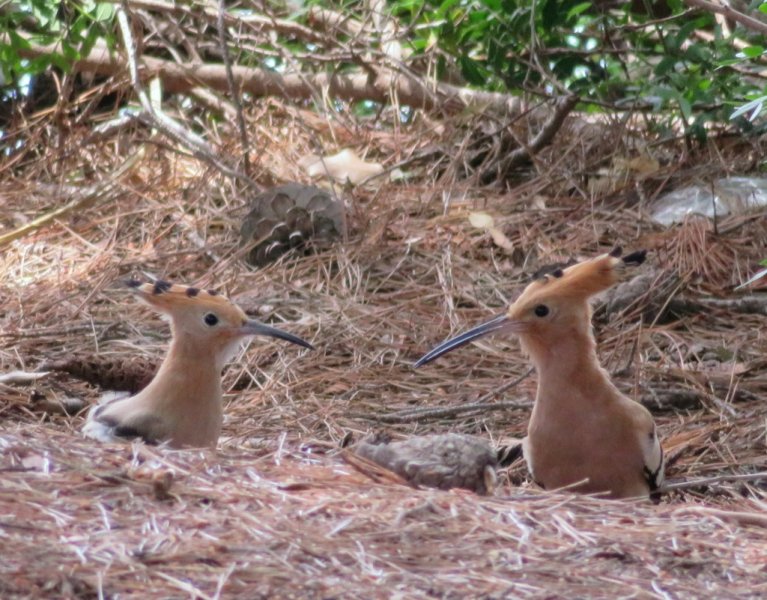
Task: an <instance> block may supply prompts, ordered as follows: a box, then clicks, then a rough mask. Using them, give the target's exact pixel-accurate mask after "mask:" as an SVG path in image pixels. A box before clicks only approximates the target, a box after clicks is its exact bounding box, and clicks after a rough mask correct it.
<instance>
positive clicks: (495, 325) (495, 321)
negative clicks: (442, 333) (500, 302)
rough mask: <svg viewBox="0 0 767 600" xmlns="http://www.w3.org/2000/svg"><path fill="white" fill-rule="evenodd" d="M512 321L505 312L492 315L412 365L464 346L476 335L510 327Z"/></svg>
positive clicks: (418, 365)
mask: <svg viewBox="0 0 767 600" xmlns="http://www.w3.org/2000/svg"><path fill="white" fill-rule="evenodd" d="M514 323H515V322H514V321H512V320H510V319H509V318H508V316H507V315H506V313H503V314H501V315H498V316H497V317H493V318H492V319H490V320H489V321H487V322H486V323H482V325H477V326H476V327H474V328H472V329H469V331H466V332H464V333H462V334H461V335H457V336H455V337H454V338H451V339H449V340H445V341H444V342H442V343H441V344H440V345H439V346H437V347H436V348H434V349H433V350H431V351H430V352H428V353H427V354H425V355H423V356H422V357H421V358H419V359H418V360H417V361H416V362H415V365H413V366H415V367H416V368H418V367H420V366H421V365H425V364H426V363H428V362H431V361H433V360H434V359H435V358H439V357H440V356H442V355H443V354H447V353H448V352H450V351H451V350H455V349H456V348H460V347H461V346H465V345H466V344H468V343H469V342H471V341H472V340H476V339H477V338H478V337H482V336H483V335H487V334H488V333H493V332H494V331H498V330H499V329H505V328H508V327H512V326H513V325H514Z"/></svg>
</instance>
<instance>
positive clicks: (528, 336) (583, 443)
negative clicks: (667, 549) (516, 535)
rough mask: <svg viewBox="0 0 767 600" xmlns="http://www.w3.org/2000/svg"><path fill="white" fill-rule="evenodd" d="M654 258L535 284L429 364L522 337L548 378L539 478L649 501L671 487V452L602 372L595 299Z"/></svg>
mask: <svg viewBox="0 0 767 600" xmlns="http://www.w3.org/2000/svg"><path fill="white" fill-rule="evenodd" d="M645 254H646V253H645V251H639V252H634V253H633V254H629V255H627V256H623V257H621V249H620V248H615V249H614V250H613V251H612V252H610V253H609V254H604V255H601V256H598V257H596V258H593V259H591V260H586V261H583V262H581V263H577V264H575V265H572V266H570V267H567V268H565V269H556V270H554V271H553V272H551V273H549V274H546V275H543V276H542V277H541V278H539V279H537V280H535V281H533V282H532V283H530V284H529V285H528V286H527V287H526V288H525V290H524V291H523V292H522V294H521V295H520V296H519V297H518V298H517V300H516V301H515V302H514V303H513V304H512V305H511V306H510V307H509V309H508V310H507V311H506V312H505V313H503V314H501V315H499V316H497V317H496V318H494V319H491V320H490V321H488V322H486V323H483V324H482V325H479V326H477V327H474V328H473V329H470V330H469V331H467V332H465V333H463V334H461V335H458V336H456V337H455V338H452V339H449V340H447V341H445V342H443V343H442V344H440V345H439V346H437V347H436V348H434V349H433V350H432V351H431V352H429V353H428V354H426V355H425V356H423V357H422V358H421V359H420V360H418V361H417V362H416V364H415V366H416V367H418V366H421V365H424V364H426V363H428V362H430V361H432V360H434V359H435V358H437V357H439V356H442V355H443V354H445V353H446V352H450V351H451V350H455V349H456V348H459V347H460V346H463V345H464V344H467V343H469V342H471V341H472V340H475V339H477V338H479V337H480V336H483V335H486V334H489V333H493V332H499V331H506V332H512V333H516V334H517V335H518V336H519V337H520V341H521V345H522V349H523V350H524V351H526V353H527V354H528V355H529V357H530V359H531V361H532V363H533V364H534V365H535V368H536V371H537V372H538V391H537V394H536V398H535V405H534V407H533V412H532V415H531V417H530V422H529V425H528V429H527V437H526V438H525V439H524V440H523V442H522V452H523V455H524V457H525V460H526V462H527V466H528V469H529V470H530V473H531V475H532V477H533V479H534V480H535V481H536V482H537V483H538V484H539V485H541V487H543V488H544V489H557V488H564V487H568V488H570V489H572V490H574V491H578V492H583V493H593V494H599V495H604V496H607V497H609V498H629V497H639V496H645V497H646V496H648V495H650V494H651V493H652V492H653V491H654V490H655V489H657V488H658V486H660V484H661V482H662V481H663V450H662V448H661V445H660V441H659V440H658V435H657V433H656V429H655V423H654V422H653V418H652V416H651V415H650V413H649V411H648V410H647V409H646V408H644V407H643V406H642V405H641V404H639V403H638V402H635V401H634V400H631V399H630V398H628V397H626V396H625V395H623V394H622V393H621V392H620V391H619V390H618V389H617V388H616V387H615V385H614V384H613V383H612V381H611V380H610V377H609V375H608V374H607V372H606V371H605V370H604V369H603V368H602V367H601V366H600V364H599V361H598V359H597V354H596V341H595V339H594V334H593V332H592V329H591V307H590V305H589V299H590V298H591V297H592V296H594V295H595V294H597V293H599V292H601V291H603V290H605V289H607V288H609V287H610V286H612V285H613V284H614V283H616V282H617V281H618V280H619V278H620V275H621V272H622V271H623V270H624V268H625V267H626V266H630V265H638V264H641V263H642V262H644V259H645Z"/></svg>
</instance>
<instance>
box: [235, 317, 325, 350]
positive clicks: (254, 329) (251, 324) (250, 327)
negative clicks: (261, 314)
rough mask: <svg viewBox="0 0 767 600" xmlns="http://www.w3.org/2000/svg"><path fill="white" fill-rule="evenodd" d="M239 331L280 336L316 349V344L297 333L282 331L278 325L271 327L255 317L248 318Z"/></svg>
mask: <svg viewBox="0 0 767 600" xmlns="http://www.w3.org/2000/svg"><path fill="white" fill-rule="evenodd" d="M239 333H241V334H242V335H268V336H269V337H275V338H280V339H281V340H285V341H286V342H291V343H292V344H297V345H299V346H303V347H304V348H309V350H314V346H312V345H311V344H310V343H309V342H307V341H306V340H302V339H301V338H300V337H298V336H297V335H293V334H292V333H288V332H287V331H282V329H277V328H276V327H270V326H269V325H265V324H264V323H261V322H260V321H256V320H255V319H248V320H247V322H246V323H245V324H244V325H243V326H242V327H241V328H240V330H239Z"/></svg>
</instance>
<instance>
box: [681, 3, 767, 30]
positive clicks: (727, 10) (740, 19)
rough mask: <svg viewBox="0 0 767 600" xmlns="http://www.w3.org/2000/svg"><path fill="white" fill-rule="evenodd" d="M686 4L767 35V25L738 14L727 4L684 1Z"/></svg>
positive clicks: (743, 14) (748, 16) (740, 13)
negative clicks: (722, 16)
mask: <svg viewBox="0 0 767 600" xmlns="http://www.w3.org/2000/svg"><path fill="white" fill-rule="evenodd" d="M684 3H685V4H686V5H687V6H693V7H695V8H701V9H703V10H705V11H707V12H711V13H716V14H718V15H724V16H725V17H727V18H728V19H732V20H733V21H735V22H736V23H740V24H741V25H743V27H745V28H746V29H750V30H752V31H758V32H759V33H762V34H767V23H762V22H761V21H760V20H759V19H755V18H754V17H752V16H750V15H747V14H745V13H742V12H738V11H737V10H735V9H733V8H731V7H730V6H729V5H727V4H724V5H721V4H714V3H713V2H708V1H707V0H684Z"/></svg>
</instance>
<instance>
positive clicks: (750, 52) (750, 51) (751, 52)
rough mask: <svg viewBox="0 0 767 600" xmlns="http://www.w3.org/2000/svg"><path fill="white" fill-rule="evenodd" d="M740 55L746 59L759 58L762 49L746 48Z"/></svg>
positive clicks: (760, 47) (757, 47) (762, 51)
mask: <svg viewBox="0 0 767 600" xmlns="http://www.w3.org/2000/svg"><path fill="white" fill-rule="evenodd" d="M740 53H741V54H743V56H745V57H746V58H759V57H760V56H761V55H762V54H764V48H763V47H762V46H746V47H745V48H743V50H741V51H740Z"/></svg>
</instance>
